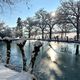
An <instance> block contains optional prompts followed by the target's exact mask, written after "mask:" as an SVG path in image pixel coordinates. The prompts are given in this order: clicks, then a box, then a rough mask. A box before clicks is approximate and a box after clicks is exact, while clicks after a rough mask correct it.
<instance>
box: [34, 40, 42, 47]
mask: <svg viewBox="0 0 80 80" xmlns="http://www.w3.org/2000/svg"><path fill="white" fill-rule="evenodd" d="M41 45H42V43H41V42H40V41H36V42H35V43H34V46H41Z"/></svg>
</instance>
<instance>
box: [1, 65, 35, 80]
mask: <svg viewBox="0 0 80 80" xmlns="http://www.w3.org/2000/svg"><path fill="white" fill-rule="evenodd" d="M33 78H35V77H34V76H33V75H32V74H30V73H29V72H16V71H14V70H10V69H8V68H6V67H4V65H3V64H0V80H33Z"/></svg>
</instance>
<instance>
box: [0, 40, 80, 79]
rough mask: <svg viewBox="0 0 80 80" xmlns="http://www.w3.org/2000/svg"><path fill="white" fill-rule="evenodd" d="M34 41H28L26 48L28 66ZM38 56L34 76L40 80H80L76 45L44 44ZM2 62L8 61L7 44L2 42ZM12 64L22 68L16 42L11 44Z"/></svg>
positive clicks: (0, 43)
mask: <svg viewBox="0 0 80 80" xmlns="http://www.w3.org/2000/svg"><path fill="white" fill-rule="evenodd" d="M34 42H35V41H33V40H31V41H27V42H26V44H25V47H24V50H25V54H26V59H27V62H26V63H27V65H28V64H29V63H30V60H31V54H32V51H33V49H34V48H33V47H34ZM42 43H43V46H42V47H41V48H40V52H39V55H38V56H37V59H36V62H35V66H34V74H35V75H36V76H37V78H38V80H80V71H79V70H80V56H79V55H77V56H76V55H75V53H76V46H77V45H79V44H75V43H55V42H46V41H45V42H42ZM79 46H80V45H79ZM0 54H1V56H2V62H4V63H5V60H6V44H5V43H4V42H0ZM10 64H12V65H15V66H17V67H22V58H21V52H20V50H19V47H18V46H17V45H16V41H14V42H12V44H11V58H10Z"/></svg>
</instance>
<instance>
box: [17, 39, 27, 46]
mask: <svg viewBox="0 0 80 80" xmlns="http://www.w3.org/2000/svg"><path fill="white" fill-rule="evenodd" d="M25 41H26V39H25V38H20V40H19V41H17V44H22V45H23V43H24V42H25Z"/></svg>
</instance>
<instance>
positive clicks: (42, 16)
mask: <svg viewBox="0 0 80 80" xmlns="http://www.w3.org/2000/svg"><path fill="white" fill-rule="evenodd" d="M46 16H47V11H45V10H44V9H40V10H39V11H37V12H36V14H35V17H36V20H37V23H36V24H37V25H36V26H37V27H39V28H40V29H41V31H42V39H44V30H45V28H46V25H47V24H46Z"/></svg>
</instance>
